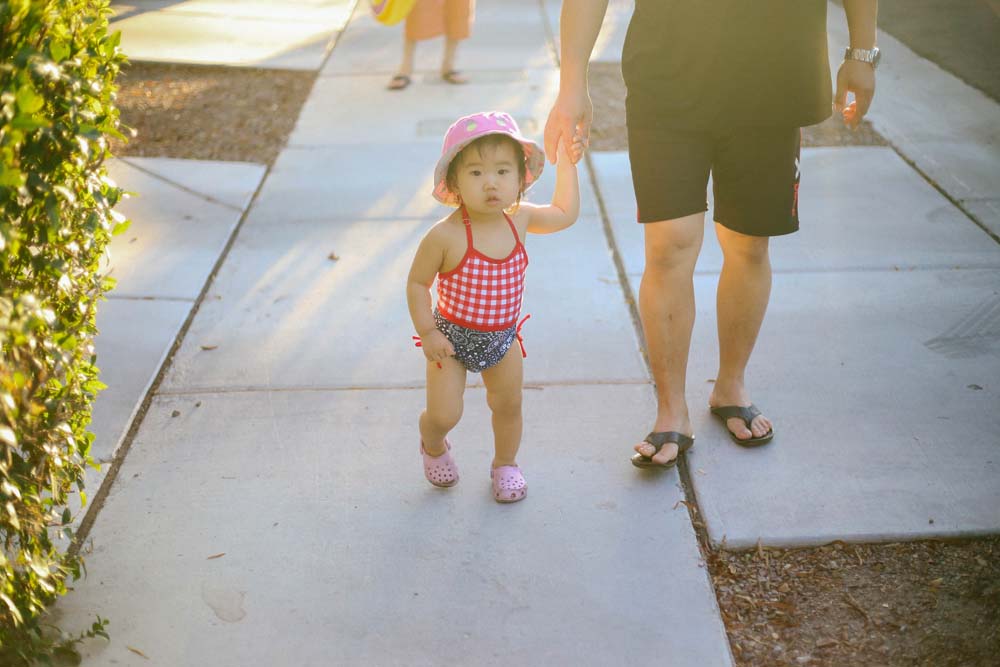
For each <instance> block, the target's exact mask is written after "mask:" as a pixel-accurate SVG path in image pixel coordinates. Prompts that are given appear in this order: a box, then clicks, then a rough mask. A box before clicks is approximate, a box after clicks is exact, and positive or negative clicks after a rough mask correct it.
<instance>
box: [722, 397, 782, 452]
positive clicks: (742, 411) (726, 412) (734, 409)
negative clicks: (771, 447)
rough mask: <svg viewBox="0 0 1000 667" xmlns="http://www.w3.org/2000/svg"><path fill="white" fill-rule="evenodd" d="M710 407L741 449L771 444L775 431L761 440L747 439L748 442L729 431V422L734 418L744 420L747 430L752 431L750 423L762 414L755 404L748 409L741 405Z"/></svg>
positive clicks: (769, 432)
mask: <svg viewBox="0 0 1000 667" xmlns="http://www.w3.org/2000/svg"><path fill="white" fill-rule="evenodd" d="M709 407H710V409H711V410H712V414H713V415H715V416H716V417H719V418H720V419H722V425H723V427H725V429H726V433H728V434H729V437H730V438H732V439H733V442H735V443H736V444H737V445H739V446H740V447H760V446H761V445H766V444H767V443H769V442H771V439H772V438H774V429H771V430H769V431H768V432H767V433H765V434H764V435H762V436H760V437H759V438H747V439H746V440H744V439H743V438H738V437H736V434H735V433H733V432H732V431H730V430H729V424H728V420H730V419H732V418H733V417H737V418H739V419H742V420H743V423H744V424H746V425H747V430H750V422H752V421H753V420H754V417H756V416H758V415H759V414H761V411H760V410H758V409H757V406H756V405H754V404H753V403H751V404H750V405H748V406H747V407H742V406H739V405H723V406H720V407H718V408H712V407H711V406H709Z"/></svg>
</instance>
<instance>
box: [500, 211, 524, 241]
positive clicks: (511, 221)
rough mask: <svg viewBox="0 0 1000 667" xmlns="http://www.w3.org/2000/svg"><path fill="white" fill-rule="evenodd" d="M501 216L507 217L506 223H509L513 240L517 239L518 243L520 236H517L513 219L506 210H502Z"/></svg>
mask: <svg viewBox="0 0 1000 667" xmlns="http://www.w3.org/2000/svg"><path fill="white" fill-rule="evenodd" d="M503 217H505V218H507V224H508V225H510V231H511V232H513V234H514V240H515V241H517V242H518V243H520V242H521V237H520V236H518V234H517V227H515V226H514V221H513V220H511V218H510V216H509V215H507V212H506V211H504V214H503Z"/></svg>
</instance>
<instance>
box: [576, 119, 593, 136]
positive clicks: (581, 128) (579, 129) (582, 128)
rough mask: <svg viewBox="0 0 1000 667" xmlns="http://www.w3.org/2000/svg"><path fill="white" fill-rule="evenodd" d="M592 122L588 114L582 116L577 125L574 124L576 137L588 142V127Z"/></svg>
mask: <svg viewBox="0 0 1000 667" xmlns="http://www.w3.org/2000/svg"><path fill="white" fill-rule="evenodd" d="M592 122H593V118H592V117H591V116H590V114H586V115H584V117H583V118H582V119H581V120H580V122H579V123H577V124H576V136H578V137H580V139H583V140H584V141H588V142H589V141H590V125H591V123H592Z"/></svg>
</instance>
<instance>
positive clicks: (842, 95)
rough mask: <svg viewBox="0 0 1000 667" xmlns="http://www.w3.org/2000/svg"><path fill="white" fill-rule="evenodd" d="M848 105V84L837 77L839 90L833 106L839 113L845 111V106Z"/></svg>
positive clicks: (834, 97)
mask: <svg viewBox="0 0 1000 667" xmlns="http://www.w3.org/2000/svg"><path fill="white" fill-rule="evenodd" d="M846 106H847V86H846V85H844V83H843V82H842V81H841V80H840V77H839V76H838V77H837V92H836V93H835V94H834V96H833V108H834V109H836V110H837V113H841V112H843V111H844V107H846Z"/></svg>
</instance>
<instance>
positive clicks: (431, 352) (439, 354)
mask: <svg viewBox="0 0 1000 667" xmlns="http://www.w3.org/2000/svg"><path fill="white" fill-rule="evenodd" d="M420 349H422V350H423V351H424V356H425V357H427V361H437V362H441V361H442V360H443V359H446V358H448V357H454V356H455V348H454V347H452V345H451V341H449V340H448V338H447V337H446V336H445V335H444V334H443V333H441V331H440V330H439V329H432V330H431V331H430V332H428V333H427V335H421V336H420Z"/></svg>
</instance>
